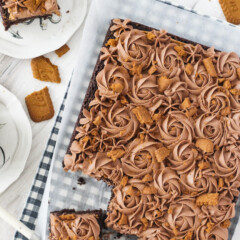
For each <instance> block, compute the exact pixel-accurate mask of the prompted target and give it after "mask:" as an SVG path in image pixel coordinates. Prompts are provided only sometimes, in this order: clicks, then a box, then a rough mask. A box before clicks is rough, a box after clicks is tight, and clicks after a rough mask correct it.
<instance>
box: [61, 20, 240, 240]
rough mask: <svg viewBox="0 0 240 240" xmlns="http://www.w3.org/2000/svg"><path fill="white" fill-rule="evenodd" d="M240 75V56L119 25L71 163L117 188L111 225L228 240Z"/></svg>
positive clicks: (235, 182) (88, 100)
mask: <svg viewBox="0 0 240 240" xmlns="http://www.w3.org/2000/svg"><path fill="white" fill-rule="evenodd" d="M239 79H240V59H239V57H238V56H237V54H236V53H226V52H220V51H216V50H215V49H214V48H208V47H206V46H202V45H200V44H197V43H193V42H191V41H188V40H185V39H182V38H179V37H176V36H173V35H171V34H168V33H167V32H166V31H164V30H156V29H153V28H149V27H147V26H144V25H141V24H138V23H134V22H131V21H130V20H128V19H127V20H120V19H114V20H113V21H112V23H111V26H110V28H109V30H108V32H107V35H106V39H105V41H104V45H103V48H102V49H101V54H100V56H99V58H98V61H97V64H96V67H95V70H94V73H93V76H92V79H91V81H90V85H89V88H88V90H87V94H86V97H85V100H84V103H83V106H82V109H81V111H80V115H79V119H78V121H77V123H76V127H75V130H74V133H73V135H72V138H71V142H70V145H69V148H68V152H67V154H66V156H65V158H64V162H63V167H64V170H65V171H69V170H70V171H79V170H80V171H83V173H85V174H87V175H89V176H91V177H94V178H96V179H98V180H100V179H102V180H105V181H107V182H108V183H109V184H111V185H115V187H114V190H113V197H112V199H111V201H110V204H109V208H108V212H107V218H106V221H105V222H106V225H107V227H109V228H112V229H114V230H116V231H118V232H120V233H122V234H130V235H132V234H133V235H137V236H138V237H140V238H141V239H146V240H147V239H149V240H150V239H179V240H180V239H185V240H192V239H199V240H202V239H220V240H227V239H228V227H229V226H230V223H231V222H230V220H231V218H233V217H234V215H235V203H236V199H237V198H238V197H239V187H240V80H239Z"/></svg>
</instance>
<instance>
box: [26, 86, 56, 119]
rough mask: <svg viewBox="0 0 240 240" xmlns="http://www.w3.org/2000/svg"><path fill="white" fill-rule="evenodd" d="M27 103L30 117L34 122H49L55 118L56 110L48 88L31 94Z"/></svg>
mask: <svg viewBox="0 0 240 240" xmlns="http://www.w3.org/2000/svg"><path fill="white" fill-rule="evenodd" d="M25 101H26V105H27V108H28V112H29V115H30V117H31V119H32V120H33V121H34V122H42V121H45V120H49V119H51V118H52V117H53V116H54V108H53V104H52V100H51V97H50V95H49V92H48V88H47V87H45V88H44V89H42V90H40V91H38V92H33V93H31V94H30V95H28V96H27V97H26V98H25Z"/></svg>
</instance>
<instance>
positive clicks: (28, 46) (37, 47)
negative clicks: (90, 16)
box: [0, 0, 87, 59]
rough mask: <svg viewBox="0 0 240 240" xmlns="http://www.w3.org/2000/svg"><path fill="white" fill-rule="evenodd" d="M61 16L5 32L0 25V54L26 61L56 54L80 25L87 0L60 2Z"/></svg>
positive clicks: (15, 27) (39, 20)
mask: <svg viewBox="0 0 240 240" xmlns="http://www.w3.org/2000/svg"><path fill="white" fill-rule="evenodd" d="M58 4H59V6H60V8H61V14H62V16H61V17H58V16H56V15H54V16H53V17H51V18H50V19H46V20H44V19H35V20H33V21H32V20H31V21H28V22H26V23H21V24H18V25H15V26H12V27H11V28H10V29H9V30H8V31H5V30H4V27H3V25H2V24H1V23H0V52H1V53H3V54H6V55H8V56H11V57H15V58H21V59H27V58H34V57H37V56H40V55H43V54H46V53H48V52H51V51H54V50H56V49H58V48H60V47H61V46H62V45H64V44H65V43H66V42H67V41H68V40H69V39H70V38H71V36H72V35H73V34H74V33H75V32H76V30H77V29H78V28H79V27H80V26H81V24H82V22H83V20H84V17H85V15H86V12H87V0H58Z"/></svg>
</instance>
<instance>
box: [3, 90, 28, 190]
mask: <svg viewBox="0 0 240 240" xmlns="http://www.w3.org/2000/svg"><path fill="white" fill-rule="evenodd" d="M31 145H32V130H31V126H30V123H29V120H28V118H27V115H26V114H25V111H24V110H23V107H22V105H21V103H20V102H19V100H18V99H17V98H16V97H15V96H14V95H13V94H12V93H11V92H9V91H8V90H7V89H6V88H4V87H3V86H1V85H0V183H1V184H0V193H2V192H3V191H5V190H6V189H7V188H8V187H9V186H10V185H11V184H12V183H13V182H14V181H16V180H17V179H18V177H19V176H20V174H21V173H22V171H23V169H24V167H25V163H26V161H27V158H28V155H29V152H30V149H31Z"/></svg>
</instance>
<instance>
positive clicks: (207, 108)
mask: <svg viewBox="0 0 240 240" xmlns="http://www.w3.org/2000/svg"><path fill="white" fill-rule="evenodd" d="M227 94H228V92H227V90H226V89H225V88H223V87H219V86H217V85H211V86H209V87H206V88H204V89H203V91H202V92H201V94H200V95H199V97H198V101H199V105H200V108H201V110H202V111H203V113H213V114H220V115H222V116H224V115H229V114H230V113H231V111H230V100H229V97H228V95H227ZM226 108H229V112H228V113H227V114H225V113H224V111H223V110H224V109H226Z"/></svg>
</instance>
